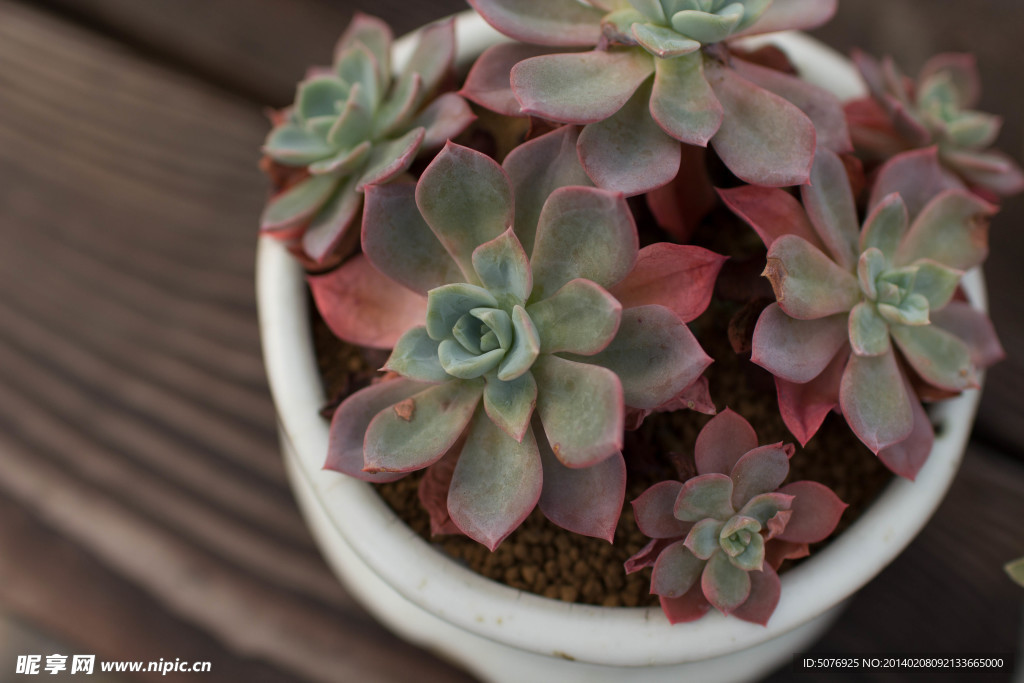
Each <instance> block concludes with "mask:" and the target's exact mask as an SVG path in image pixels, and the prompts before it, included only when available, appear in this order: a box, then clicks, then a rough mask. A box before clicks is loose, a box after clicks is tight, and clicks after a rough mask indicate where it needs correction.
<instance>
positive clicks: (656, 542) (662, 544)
mask: <svg viewBox="0 0 1024 683" xmlns="http://www.w3.org/2000/svg"><path fill="white" fill-rule="evenodd" d="M677 540H679V539H664V538H655V539H652V540H651V541H649V542H648V543H647V544H646V545H645V546H644V547H643V548H641V549H640V550H638V551H636V552H635V553H633V554H632V555H631V556H630V557H629V559H628V560H626V561H625V562H624V563H623V568H624V569H625V570H626V573H627V574H633V573H636V572H638V571H640V570H642V569H647V568H648V567H653V566H654V563H655V562H656V561H657V560H658V555H660V554H661V551H662V550H664V549H665V548H667V547H668V546H669V545H671V544H672V543H675V541H677Z"/></svg>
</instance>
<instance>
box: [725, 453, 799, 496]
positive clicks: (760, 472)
mask: <svg viewBox="0 0 1024 683" xmlns="http://www.w3.org/2000/svg"><path fill="white" fill-rule="evenodd" d="M787 474H789V457H788V455H787V453H786V451H785V449H783V448H782V447H781V445H779V444H775V445H773V446H759V447H757V448H754V449H752V450H750V451H748V452H747V453H745V454H744V455H743V456H742V457H741V458H740V459H739V460H737V461H736V464H735V465H734V466H733V468H732V472H731V473H730V474H729V476H730V478H731V479H732V481H733V492H732V506H733V508H735V509H737V510H738V509H741V508H742V507H743V506H744V505H746V503H747V502H748V501H749V500H750V499H752V498H754V497H756V496H759V495H761V494H762V493H770V492H771V491H774V490H775V489H777V488H779V486H781V485H782V482H783V481H784V480H785V479H786V475H787Z"/></svg>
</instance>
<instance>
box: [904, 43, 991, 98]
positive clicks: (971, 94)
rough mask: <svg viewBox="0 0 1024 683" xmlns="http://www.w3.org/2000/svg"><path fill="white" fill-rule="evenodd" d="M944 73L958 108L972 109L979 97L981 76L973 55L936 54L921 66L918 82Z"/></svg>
mask: <svg viewBox="0 0 1024 683" xmlns="http://www.w3.org/2000/svg"><path fill="white" fill-rule="evenodd" d="M940 72H941V73H944V74H945V75H946V77H948V78H949V79H950V80H951V81H952V84H953V91H954V92H955V93H956V94H957V98H958V99H957V106H958V107H959V108H960V109H973V108H974V107H975V106H976V105H977V104H978V99H979V98H980V97H981V77H980V76H979V75H978V64H977V60H976V59H975V57H974V55H972V54H969V53H962V52H961V53H957V52H944V53H942V54H937V55H935V56H934V57H932V58H931V59H929V60H928V61H927V62H925V64H924V66H923V67H921V72H920V73H919V74H918V76H917V82H918V83H924V82H925V81H926V80H928V79H930V78H931V77H932V76H934V75H936V74H938V73H940Z"/></svg>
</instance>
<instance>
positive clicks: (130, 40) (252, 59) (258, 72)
mask: <svg viewBox="0 0 1024 683" xmlns="http://www.w3.org/2000/svg"><path fill="white" fill-rule="evenodd" d="M37 4H43V5H46V6H48V7H50V8H52V9H53V10H55V11H58V12H60V13H62V14H63V15H64V16H70V17H72V18H75V19H77V20H79V21H81V22H84V23H86V24H87V25H88V26H90V27H91V28H93V29H95V30H99V31H102V32H106V33H108V34H109V35H111V36H113V37H116V38H117V39H119V40H121V41H123V42H126V43H127V44H130V45H132V46H133V47H135V48H136V49H138V50H140V51H142V52H144V53H145V54H147V55H148V56H150V57H152V58H154V59H158V60H160V61H165V62H170V63H173V64H178V65H180V66H182V67H184V68H187V69H190V70H192V71H194V72H195V73H197V74H201V75H202V76H203V77H204V78H205V79H206V80H209V81H213V82H216V83H219V84H222V85H223V86H224V87H225V88H228V89H230V90H233V91H235V92H238V93H240V94H242V95H243V96H246V97H249V98H251V99H253V100H254V101H258V102H265V103H267V104H271V105H273V106H276V107H280V106H283V105H285V104H287V103H288V102H289V101H290V100H291V98H292V96H293V95H294V92H295V82H296V81H297V80H298V79H299V78H301V77H302V75H303V74H304V73H305V71H306V68H307V67H308V66H309V65H311V64H324V63H328V62H330V59H331V51H332V49H333V46H334V43H335V41H336V40H337V39H338V36H339V35H341V32H342V30H344V28H345V26H346V25H347V24H348V21H349V18H350V17H351V16H352V13H353V12H356V11H361V12H365V13H368V14H374V15H376V16H379V17H382V18H384V19H386V20H387V21H388V22H389V23H391V25H392V27H393V28H394V30H395V33H396V35H402V34H404V33H406V32H408V31H411V30H413V29H414V28H417V27H419V26H422V25H423V24H426V23H428V22H430V21H433V20H435V19H438V18H440V17H443V16H446V15H448V14H451V13H453V12H459V11H462V10H464V9H466V7H467V5H466V3H465V2H464V1H463V0H432V1H431V2H429V3H428V2H408V1H407V0H330V1H324V0H288V2H282V1H281V0H217V1H211V0H147V2H136V1H135V0H43V1H42V2H37Z"/></svg>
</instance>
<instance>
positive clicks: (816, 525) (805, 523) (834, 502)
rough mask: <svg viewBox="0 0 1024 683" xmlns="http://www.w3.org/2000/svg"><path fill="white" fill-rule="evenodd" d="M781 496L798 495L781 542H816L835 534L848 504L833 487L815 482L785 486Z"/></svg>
mask: <svg viewBox="0 0 1024 683" xmlns="http://www.w3.org/2000/svg"><path fill="white" fill-rule="evenodd" d="M779 493H785V494H788V495H791V496H795V498H794V499H793V503H792V507H790V510H791V511H792V513H793V515H792V516H791V517H790V518H789V523H788V524H786V528H785V530H784V531H783V532H782V533H781V534H779V535H778V536H777V538H778V539H779V540H780V541H790V542H793V543H817V542H819V541H823V540H825V538H827V537H828V535H829V534H831V533H832V532H833V531H835V528H836V525H837V524H838V523H839V518H840V517H841V516H842V514H843V510H845V509H846V508H847V505H846V503H844V502H843V501H841V500H839V496H837V495H836V494H835V493H833V492H832V490H831V489H830V488H828V487H827V486H825V485H823V484H819V483H818V482H816V481H796V482H793V483H792V484H786V485H785V486H783V487H782V488H780V489H779Z"/></svg>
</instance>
